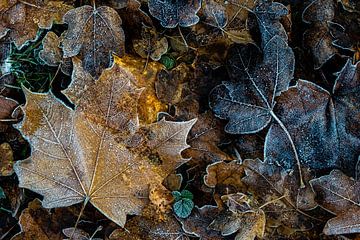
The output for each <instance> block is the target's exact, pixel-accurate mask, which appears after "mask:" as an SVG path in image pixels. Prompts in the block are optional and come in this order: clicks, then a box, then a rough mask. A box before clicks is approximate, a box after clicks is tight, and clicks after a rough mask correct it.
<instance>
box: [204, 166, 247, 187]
mask: <svg viewBox="0 0 360 240" xmlns="http://www.w3.org/2000/svg"><path fill="white" fill-rule="evenodd" d="M206 173H207V174H206V175H205V176H204V182H205V184H206V185H207V186H208V187H211V188H215V191H216V192H217V193H220V194H229V193H237V192H245V191H246V185H245V184H244V183H243V182H242V181H241V179H242V178H243V177H244V176H245V171H244V167H243V166H242V165H241V164H240V163H239V162H238V161H237V160H234V161H232V162H229V163H227V162H216V163H213V164H210V165H208V166H207V168H206Z"/></svg>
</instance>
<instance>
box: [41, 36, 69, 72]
mask: <svg viewBox="0 0 360 240" xmlns="http://www.w3.org/2000/svg"><path fill="white" fill-rule="evenodd" d="M42 45H43V49H42V50H41V51H40V52H39V58H40V59H41V60H43V61H44V62H45V63H46V65H48V66H52V67H58V66H59V65H60V64H61V66H60V67H61V71H62V72H63V73H64V74H66V75H68V76H70V75H71V71H72V65H71V64H72V63H71V59H70V58H63V52H62V50H61V48H60V38H59V37H58V36H57V35H56V34H55V33H54V32H48V33H47V34H46V35H45V37H44V38H43V40H42Z"/></svg>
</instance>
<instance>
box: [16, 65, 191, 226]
mask: <svg viewBox="0 0 360 240" xmlns="http://www.w3.org/2000/svg"><path fill="white" fill-rule="evenodd" d="M103 74H104V76H108V77H100V78H99V80H98V81H96V82H95V83H94V84H93V85H92V86H91V87H90V88H89V89H88V90H86V92H84V94H83V95H82V101H81V102H80V103H79V105H78V106H77V107H76V110H75V111H72V110H71V109H69V108H67V107H65V106H64V105H62V104H61V103H60V102H58V101H57V100H56V99H55V98H54V97H53V96H51V95H46V94H34V93H31V92H28V91H27V94H26V98H27V103H26V105H25V107H24V110H25V114H26V117H25V121H24V122H22V124H21V125H20V126H19V129H20V130H21V131H22V133H23V134H24V135H25V136H26V137H27V138H28V139H29V141H30V143H31V145H32V147H33V151H32V156H31V158H30V159H27V160H24V161H20V162H17V163H16V166H15V167H14V169H15V172H16V173H17V175H18V177H19V181H20V186H21V187H25V188H29V189H31V190H33V191H35V192H37V193H39V194H41V195H43V196H44V200H43V206H44V207H46V208H54V207H65V206H70V205H73V204H76V203H80V202H84V204H86V203H87V202H90V203H91V204H92V205H94V206H95V207H96V208H97V209H99V210H100V211H101V212H102V213H103V214H104V215H106V216H107V217H108V218H110V219H111V220H113V221H114V222H115V223H117V224H118V225H120V226H122V227H123V226H124V225H125V222H126V215H127V214H140V213H141V210H142V209H143V207H144V206H145V205H146V201H147V198H146V197H145V198H144V194H145V196H146V195H147V193H148V191H149V186H157V185H158V186H160V185H161V182H162V181H163V178H164V177H165V176H167V175H168V174H169V173H170V172H172V171H173V170H174V169H175V168H176V167H177V166H179V165H181V164H182V163H184V162H185V161H186V160H185V159H182V157H181V151H182V150H184V149H185V148H187V147H188V145H187V144H186V141H185V140H186V136H187V134H188V132H189V130H190V128H191V127H192V125H193V124H194V123H195V120H190V121H188V122H168V121H165V120H163V121H160V122H158V123H154V124H152V125H150V126H148V127H147V129H148V131H149V132H151V134H150V138H149V136H147V141H146V144H147V148H148V149H149V150H151V151H152V153H149V152H148V151H145V152H139V151H141V150H142V149H141V148H140V149H137V148H133V149H128V148H126V146H124V145H123V144H121V142H120V143H118V141H117V140H116V137H117V135H116V133H114V131H113V129H114V128H113V125H114V124H115V122H112V121H115V119H122V120H123V122H120V123H121V124H122V123H124V126H128V125H127V124H128V122H127V121H126V120H127V119H126V117H124V116H127V115H128V114H129V115H131V116H134V113H132V112H131V111H133V110H134V108H130V109H128V110H126V109H124V108H123V107H122V106H123V105H124V102H126V101H129V100H130V99H129V94H128V93H127V92H124V90H126V88H124V86H129V84H130V82H129V79H128V78H127V75H126V74H125V75H124V72H122V71H121V68H119V67H118V66H113V67H112V68H110V69H108V70H107V71H105V72H104V73H103ZM94 96H97V97H96V98H94ZM95 110H96V111H98V115H97V114H94V113H95V112H94V111H95ZM124 110H125V111H124ZM126 111H130V112H126ZM135 115H136V114H135ZM128 120H129V121H130V122H131V119H128ZM121 124H119V126H123V125H121ZM129 135H130V134H129ZM129 137H130V136H129ZM144 138H145V137H144ZM154 153H156V154H157V158H158V159H159V160H160V161H159V162H154V161H153V159H152V158H153V154H154ZM59 169H61V171H59Z"/></svg>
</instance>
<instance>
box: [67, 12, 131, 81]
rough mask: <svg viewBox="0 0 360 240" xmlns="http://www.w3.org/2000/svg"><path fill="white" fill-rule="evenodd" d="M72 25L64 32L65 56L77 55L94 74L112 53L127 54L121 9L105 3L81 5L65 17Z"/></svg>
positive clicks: (106, 65)
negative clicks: (118, 10)
mask: <svg viewBox="0 0 360 240" xmlns="http://www.w3.org/2000/svg"><path fill="white" fill-rule="evenodd" d="M63 21H64V23H66V24H68V25H69V28H68V30H67V31H66V32H65V34H64V36H63V42H62V44H63V51H64V57H65V58H69V57H74V56H78V57H79V58H80V59H81V60H82V66H83V68H84V70H85V71H87V72H89V73H90V74H91V75H92V76H93V77H94V78H98V77H99V76H100V74H101V72H102V70H103V69H104V68H107V67H109V66H110V65H111V64H110V63H111V54H112V53H115V54H116V55H118V56H122V55H123V54H124V51H125V48H124V42H125V36H124V32H123V30H122V28H121V18H120V16H119V15H118V13H117V12H116V11H115V10H114V9H112V8H110V7H106V6H101V7H99V8H94V7H92V6H88V5H86V6H82V7H78V8H75V9H73V10H70V11H68V12H67V13H66V14H65V15H64V17H63Z"/></svg>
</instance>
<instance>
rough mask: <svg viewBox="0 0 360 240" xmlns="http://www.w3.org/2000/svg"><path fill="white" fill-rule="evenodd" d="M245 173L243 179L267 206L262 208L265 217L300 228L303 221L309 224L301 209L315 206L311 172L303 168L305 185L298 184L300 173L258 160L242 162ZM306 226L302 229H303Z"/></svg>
mask: <svg viewBox="0 0 360 240" xmlns="http://www.w3.org/2000/svg"><path fill="white" fill-rule="evenodd" d="M244 167H245V173H246V176H245V177H244V178H243V179H242V181H243V182H244V183H245V184H246V185H247V186H248V187H249V191H251V192H252V193H253V194H254V195H255V196H256V199H257V200H258V202H259V204H267V203H268V202H271V201H274V200H275V199H279V200H275V201H274V202H272V203H271V204H268V205H266V206H265V207H264V208H263V210H264V211H265V212H266V213H267V219H271V221H272V222H276V223H277V224H282V225H285V226H287V227H290V228H295V229H301V228H303V226H302V225H303V224H305V225H307V226H306V227H309V226H311V220H312V219H311V218H309V217H308V216H309V215H307V214H305V213H304V212H303V210H310V209H313V208H315V207H316V203H315V201H314V192H313V191H312V189H311V187H310V185H309V184H308V181H309V180H310V179H312V175H311V174H310V173H308V172H306V171H304V170H303V177H304V181H305V187H304V188H300V187H299V185H298V181H299V179H298V178H299V175H298V174H297V173H292V174H291V175H290V174H288V173H287V172H286V171H285V170H284V169H282V168H281V167H279V166H276V165H274V164H269V163H267V162H262V161H261V160H258V159H256V160H245V161H244ZM306 227H305V229H306Z"/></svg>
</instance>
